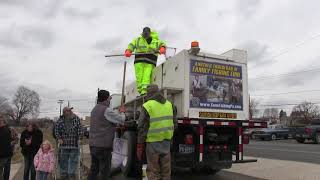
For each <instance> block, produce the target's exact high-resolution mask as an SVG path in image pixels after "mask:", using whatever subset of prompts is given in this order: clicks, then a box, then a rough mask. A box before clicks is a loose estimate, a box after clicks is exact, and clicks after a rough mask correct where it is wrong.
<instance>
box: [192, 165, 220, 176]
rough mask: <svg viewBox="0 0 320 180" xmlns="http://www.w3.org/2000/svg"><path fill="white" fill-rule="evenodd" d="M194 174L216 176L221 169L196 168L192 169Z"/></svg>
mask: <svg viewBox="0 0 320 180" xmlns="http://www.w3.org/2000/svg"><path fill="white" fill-rule="evenodd" d="M191 170H192V172H193V173H196V174H200V175H214V174H216V173H218V172H219V171H220V169H212V168H211V167H208V166H205V167H194V168H192V169H191Z"/></svg>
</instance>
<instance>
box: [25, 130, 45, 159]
mask: <svg viewBox="0 0 320 180" xmlns="http://www.w3.org/2000/svg"><path fill="white" fill-rule="evenodd" d="M30 138H31V144H30V145H26V142H25V140H26V139H30ZM42 141H43V133H42V131H41V130H39V129H34V130H33V131H32V132H29V131H28V130H24V131H23V132H22V133H21V138H20V147H21V153H22V154H23V155H24V156H35V155H36V154H37V152H38V150H39V148H40V146H41V144H42Z"/></svg>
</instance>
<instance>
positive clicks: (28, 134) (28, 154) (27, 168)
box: [20, 122, 43, 180]
mask: <svg viewBox="0 0 320 180" xmlns="http://www.w3.org/2000/svg"><path fill="white" fill-rule="evenodd" d="M42 140H43V134H42V131H41V130H40V129H39V128H38V127H37V126H36V124H34V123H30V122H28V123H27V126H26V129H25V130H24V131H23V132H22V133H21V138H20V147H21V153H22V155H23V157H24V173H23V179H24V180H29V175H30V174H31V180H35V179H36V171H35V167H34V164H33V159H34V156H35V155H36V154H37V152H38V150H39V148H40V146H41V144H42Z"/></svg>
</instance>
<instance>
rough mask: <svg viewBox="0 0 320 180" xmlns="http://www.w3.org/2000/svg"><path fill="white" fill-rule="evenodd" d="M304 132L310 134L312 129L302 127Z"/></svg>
mask: <svg viewBox="0 0 320 180" xmlns="http://www.w3.org/2000/svg"><path fill="white" fill-rule="evenodd" d="M304 132H305V133H307V134H311V133H312V129H310V128H304Z"/></svg>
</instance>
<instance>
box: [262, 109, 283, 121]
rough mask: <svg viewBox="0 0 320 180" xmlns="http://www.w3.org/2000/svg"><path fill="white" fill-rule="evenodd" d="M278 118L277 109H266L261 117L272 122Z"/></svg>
mask: <svg viewBox="0 0 320 180" xmlns="http://www.w3.org/2000/svg"><path fill="white" fill-rule="evenodd" d="M278 116H279V109H278V108H267V109H265V110H264V112H263V117H266V118H270V119H271V120H272V121H275V120H276V119H277V118H278Z"/></svg>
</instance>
